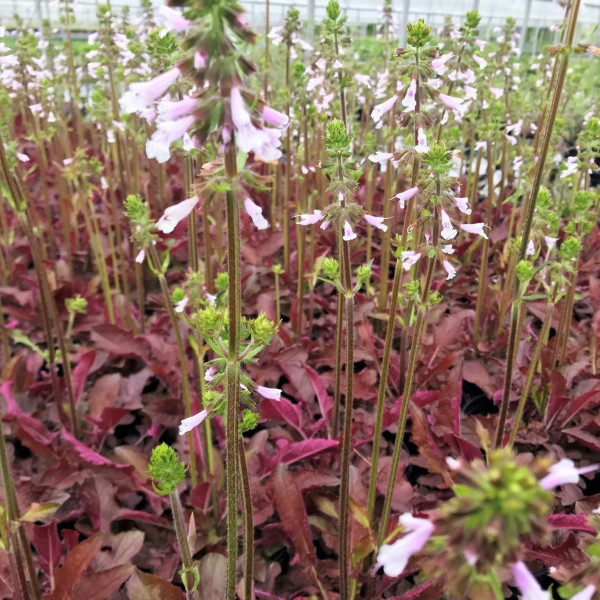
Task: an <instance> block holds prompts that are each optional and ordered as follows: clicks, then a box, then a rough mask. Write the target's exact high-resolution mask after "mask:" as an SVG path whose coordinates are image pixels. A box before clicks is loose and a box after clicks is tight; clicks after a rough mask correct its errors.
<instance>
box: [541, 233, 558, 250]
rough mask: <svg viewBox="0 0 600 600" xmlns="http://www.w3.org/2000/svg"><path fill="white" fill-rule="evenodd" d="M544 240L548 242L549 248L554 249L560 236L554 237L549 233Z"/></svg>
mask: <svg viewBox="0 0 600 600" xmlns="http://www.w3.org/2000/svg"><path fill="white" fill-rule="evenodd" d="M544 240H546V244H548V250H552V248H554V246H556V242H558V238H553V237H550V236H549V235H545V236H544Z"/></svg>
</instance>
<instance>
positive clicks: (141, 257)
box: [135, 249, 146, 264]
mask: <svg viewBox="0 0 600 600" xmlns="http://www.w3.org/2000/svg"><path fill="white" fill-rule="evenodd" d="M145 257H146V251H145V250H144V249H142V250H140V251H139V252H138V254H137V256H136V257H135V262H136V263H140V264H142V263H143V262H144V258H145Z"/></svg>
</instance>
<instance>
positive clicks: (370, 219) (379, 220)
mask: <svg viewBox="0 0 600 600" xmlns="http://www.w3.org/2000/svg"><path fill="white" fill-rule="evenodd" d="M364 219H365V221H366V222H367V223H368V224H369V225H372V226H373V227H377V229H381V231H387V229H388V226H387V225H385V224H384V222H383V220H384V219H383V217H374V216H373V215H367V214H365V215H364Z"/></svg>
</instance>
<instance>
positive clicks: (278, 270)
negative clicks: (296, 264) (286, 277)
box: [273, 265, 285, 275]
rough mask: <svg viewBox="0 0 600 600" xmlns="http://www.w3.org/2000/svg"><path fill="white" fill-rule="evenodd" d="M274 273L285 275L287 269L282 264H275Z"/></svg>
mask: <svg viewBox="0 0 600 600" xmlns="http://www.w3.org/2000/svg"><path fill="white" fill-rule="evenodd" d="M273 273H275V275H283V274H284V273H285V270H284V268H283V267H282V266H281V265H273Z"/></svg>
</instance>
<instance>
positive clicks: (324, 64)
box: [315, 56, 327, 71]
mask: <svg viewBox="0 0 600 600" xmlns="http://www.w3.org/2000/svg"><path fill="white" fill-rule="evenodd" d="M315 66H316V67H317V69H319V70H320V71H324V70H325V69H326V68H327V61H326V60H325V59H324V58H323V57H322V56H321V58H319V60H318V61H317V62H315Z"/></svg>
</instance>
